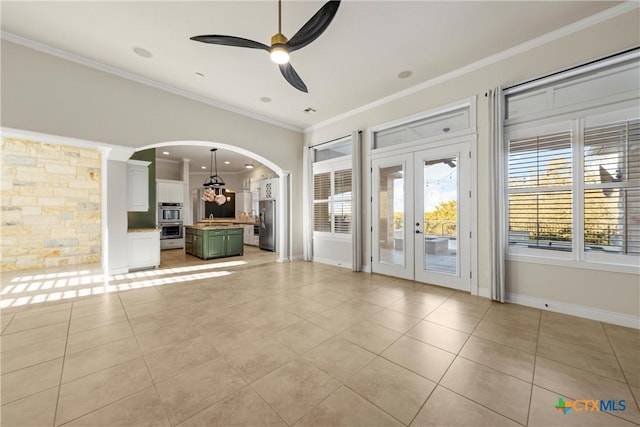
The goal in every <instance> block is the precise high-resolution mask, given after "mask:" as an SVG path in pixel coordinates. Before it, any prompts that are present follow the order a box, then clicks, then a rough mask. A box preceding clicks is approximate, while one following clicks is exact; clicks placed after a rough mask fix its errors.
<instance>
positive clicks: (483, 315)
mask: <svg viewBox="0 0 640 427" xmlns="http://www.w3.org/2000/svg"><path fill="white" fill-rule="evenodd" d="M453 295H455V293H453V294H452V295H450V296H449V297H448V298H447V299H445V300H444V301H442V303H440V305H438V306H437V307H436V308H435V309H434V310H432V313H433V311H435V310H437V309H438V308H439V307H440V306H441V305H443V304H444V303H445V302H447V301H449V299H451V297H452V296H453ZM489 307H490V306H489ZM489 307H487V309H486V310H485V311H484V313H483V314H482V316H481V317H480V319H479V320H478V323H476V326H475V327H474V328H473V330H472V331H471V332H470V333H469V334H468V336H467V338H466V339H465V340H464V343H462V345H461V346H460V349H459V350H458V351H457V352H456V353H455V354H454V353H451V352H449V353H451V354H454V358H453V360H452V361H451V363H450V364H449V366H447V369H445V371H444V372H443V373H442V375H441V376H440V378H439V379H438V381H437V382H436V385H435V387H433V390H431V393H429V396H428V397H427V399H426V400H425V401H424V402H422V405H421V406H420V409H418V412H416V414H415V415H414V416H413V418H412V419H411V423H413V422H414V421H415V419H416V417H417V416H418V415H419V414H420V411H422V409H423V408H424V406H425V405H426V404H427V402H428V401H429V399H430V398H431V396H432V395H433V393H434V392H435V390H436V389H437V388H438V387H443V388H445V389H447V390H449V389H448V388H446V387H444V386H441V385H440V383H441V382H442V380H443V379H444V377H445V376H446V375H447V372H449V370H450V369H451V366H453V364H454V363H455V361H456V359H457V358H458V357H460V356H459V355H460V352H461V351H462V349H463V348H464V346H465V345H466V344H467V342H469V339H471V336H472V334H473V332H474V331H475V330H476V328H477V327H478V325H479V324H480V322H482V319H484V317H485V316H486V314H487V312H488V311H489ZM427 316H428V315H427ZM425 319H426V316H425ZM431 323H433V322H431ZM440 326H444V325H440ZM445 327H448V326H445ZM450 329H454V328H450ZM454 330H457V329H454ZM459 332H462V331H459ZM465 333H466V332H465ZM408 338H412V337H408ZM418 341H420V340H418ZM420 342H422V341H420ZM425 344H427V345H431V344H428V343H425ZM433 347H435V348H439V347H436V346H433ZM442 350H443V351H446V350H444V349H442ZM451 391H452V392H453V390H451ZM454 393H455V392H454ZM456 394H458V393H456ZM458 395H459V396H462V395H460V394H458ZM462 397H463V398H465V399H467V400H469V401H471V402H474V403H476V404H478V405H480V406H482V407H484V408H486V409H489V410H491V409H490V408H487V407H486V406H484V405H481V404H480V403H478V402H475V401H474V400H471V399H469V398H467V397H464V396H462ZM493 412H495V411H493ZM496 413H497V412H496ZM500 415H502V414H500ZM502 416H504V415H502ZM505 418H506V417H505ZM411 423H409V424H411Z"/></svg>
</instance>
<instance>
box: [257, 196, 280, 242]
mask: <svg viewBox="0 0 640 427" xmlns="http://www.w3.org/2000/svg"><path fill="white" fill-rule="evenodd" d="M258 210H259V211H260V212H259V213H260V234H259V246H260V249H264V250H265V251H272V252H275V250H276V201H275V200H261V201H260V204H259V206H258Z"/></svg>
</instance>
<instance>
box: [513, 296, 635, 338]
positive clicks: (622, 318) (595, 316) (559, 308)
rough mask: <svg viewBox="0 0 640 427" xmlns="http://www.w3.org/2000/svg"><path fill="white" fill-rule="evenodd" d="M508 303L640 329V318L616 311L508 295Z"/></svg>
mask: <svg viewBox="0 0 640 427" xmlns="http://www.w3.org/2000/svg"><path fill="white" fill-rule="evenodd" d="M506 301H508V302H511V303H514V304H520V305H525V306H527V307H533V308H539V309H540V310H547V311H553V312H556V313H562V314H569V315H572V316H577V317H584V318H586V319H591V320H597V321H599V322H606V323H612V324H614V325H620V326H626V327H627V328H635V329H640V317H637V316H631V315H629V314H624V313H616V312H614V311H608V310H600V309H597V308H591V307H585V306H582V305H575V304H568V303H565V302H558V301H553V300H548V299H542V298H537V297H530V296H527V295H518V294H512V293H507V294H506Z"/></svg>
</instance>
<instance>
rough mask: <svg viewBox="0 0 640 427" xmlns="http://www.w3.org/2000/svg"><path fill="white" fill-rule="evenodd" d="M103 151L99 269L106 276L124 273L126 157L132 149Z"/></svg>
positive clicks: (125, 259)
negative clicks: (100, 260) (100, 258)
mask: <svg viewBox="0 0 640 427" xmlns="http://www.w3.org/2000/svg"><path fill="white" fill-rule="evenodd" d="M101 153H102V160H101V162H102V268H103V270H104V272H105V275H109V274H119V273H127V272H128V271H129V265H128V264H129V261H128V259H127V252H128V246H127V225H128V220H127V191H126V189H127V187H128V183H127V163H126V162H127V160H128V159H129V157H131V154H133V148H129V147H112V148H104V149H102V150H101Z"/></svg>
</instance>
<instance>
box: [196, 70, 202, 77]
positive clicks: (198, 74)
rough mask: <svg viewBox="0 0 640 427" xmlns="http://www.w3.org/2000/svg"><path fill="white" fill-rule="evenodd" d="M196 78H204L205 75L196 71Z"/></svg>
mask: <svg viewBox="0 0 640 427" xmlns="http://www.w3.org/2000/svg"><path fill="white" fill-rule="evenodd" d="M196 76H200V77H204V74H202V73H201V72H199V71H196Z"/></svg>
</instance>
